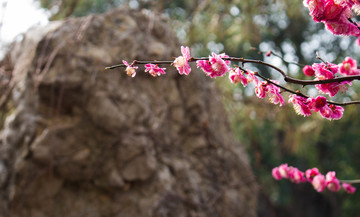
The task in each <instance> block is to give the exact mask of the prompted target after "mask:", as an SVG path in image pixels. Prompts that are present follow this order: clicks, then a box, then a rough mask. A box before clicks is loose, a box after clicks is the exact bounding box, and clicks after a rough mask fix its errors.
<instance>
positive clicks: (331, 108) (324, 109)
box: [289, 94, 344, 120]
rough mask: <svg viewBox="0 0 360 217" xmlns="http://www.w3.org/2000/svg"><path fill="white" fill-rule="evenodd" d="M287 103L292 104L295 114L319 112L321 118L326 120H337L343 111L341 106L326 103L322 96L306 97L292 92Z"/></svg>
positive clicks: (304, 114)
mask: <svg viewBox="0 0 360 217" xmlns="http://www.w3.org/2000/svg"><path fill="white" fill-rule="evenodd" d="M289 103H292V104H293V107H294V110H295V112H296V114H298V115H303V116H310V115H311V114H312V111H313V112H319V113H320V115H321V116H322V117H323V118H326V119H328V120H339V119H340V118H342V116H343V113H344V108H343V107H341V106H337V105H333V104H328V103H327V100H326V98H325V97H323V96H317V97H316V98H313V97H309V98H306V97H302V96H298V95H295V94H293V95H290V96H289Z"/></svg>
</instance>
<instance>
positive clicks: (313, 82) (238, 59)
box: [105, 55, 360, 106]
mask: <svg viewBox="0 0 360 217" xmlns="http://www.w3.org/2000/svg"><path fill="white" fill-rule="evenodd" d="M317 58H318V59H320V60H321V61H323V60H322V59H321V58H320V56H318V55H317ZM222 59H224V60H230V61H233V62H241V64H242V65H244V64H246V63H254V64H260V65H264V66H267V67H269V68H272V69H274V70H275V71H278V72H279V73H280V74H281V75H282V77H283V78H284V81H285V82H287V83H292V84H300V85H302V86H307V85H316V84H329V83H335V82H342V81H353V80H360V75H353V76H344V77H337V78H333V79H327V80H300V79H296V78H293V77H290V76H288V75H287V74H286V73H285V72H284V71H283V70H282V69H280V68H279V67H276V66H274V65H272V64H270V63H267V62H264V61H261V60H253V59H244V58H241V57H227V58H222ZM198 60H209V58H208V57H201V58H194V57H191V58H190V59H189V60H188V61H189V62H196V61H198ZM148 63H152V64H172V63H173V61H169V60H161V61H158V60H154V61H138V60H135V64H138V65H144V64H148ZM119 67H126V65H125V64H118V65H113V66H109V67H106V68H105V69H106V70H107V69H115V68H119ZM256 76H258V77H260V78H262V79H264V80H266V81H267V82H269V83H271V84H273V85H275V86H277V87H280V88H281V89H283V90H285V91H287V92H289V93H292V94H296V95H299V96H302V97H305V98H309V96H306V95H305V94H303V93H301V92H300V91H293V90H291V89H288V88H286V87H284V86H282V85H279V84H276V83H275V82H273V81H271V80H270V79H268V78H265V77H264V76H262V75H260V74H259V73H256ZM327 102H328V103H329V104H333V105H338V106H347V105H354V104H360V101H350V102H334V101H330V100H328V101H327Z"/></svg>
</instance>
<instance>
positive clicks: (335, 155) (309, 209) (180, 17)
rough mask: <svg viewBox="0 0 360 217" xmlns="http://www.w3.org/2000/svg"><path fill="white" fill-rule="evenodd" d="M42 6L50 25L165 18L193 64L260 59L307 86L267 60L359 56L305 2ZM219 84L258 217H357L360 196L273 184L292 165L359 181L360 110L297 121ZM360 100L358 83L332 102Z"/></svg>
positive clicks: (136, 0)
mask: <svg viewBox="0 0 360 217" xmlns="http://www.w3.org/2000/svg"><path fill="white" fill-rule="evenodd" d="M37 1H38V2H40V3H41V6H42V7H43V8H46V9H48V10H49V11H50V12H51V18H50V19H51V20H59V19H65V18H66V17H73V16H86V15H88V14H93V13H103V12H106V11H108V10H111V9H112V8H115V7H119V6H122V5H126V6H128V7H129V8H131V9H134V10H137V9H143V8H144V9H147V10H150V11H153V12H155V13H161V14H165V15H166V16H168V17H169V18H170V19H171V22H172V26H173V27H174V31H176V33H177V35H178V37H179V40H180V41H181V43H182V44H183V45H187V46H190V47H191V51H192V55H193V56H207V55H209V53H210V52H211V51H214V52H216V53H221V52H226V54H228V55H230V56H237V57H244V58H254V59H260V60H264V61H267V62H270V63H272V64H274V65H276V66H279V67H281V68H282V69H284V70H285V71H287V72H288V73H289V74H290V75H292V76H294V77H297V78H304V75H303V74H302V72H301V69H300V68H299V67H297V66H295V65H291V64H290V65H289V64H286V63H284V62H282V61H281V60H280V59H279V58H278V57H275V56H271V57H265V56H264V53H265V52H267V51H268V50H272V51H274V52H276V53H277V54H279V55H281V56H282V57H284V58H285V59H286V60H287V61H295V62H299V63H303V64H312V63H313V62H317V60H316V59H315V51H319V54H320V56H321V57H322V58H323V59H325V60H326V61H331V62H334V63H340V62H341V61H342V60H343V59H344V57H346V56H352V57H353V58H354V59H357V60H359V52H360V49H359V48H357V47H356V45H355V44H354V40H355V39H354V38H348V37H336V36H333V35H331V34H330V33H329V32H327V31H326V30H325V29H324V26H323V25H322V24H317V23H315V22H313V21H312V20H311V17H310V16H309V15H308V11H307V9H306V8H305V7H304V6H303V5H302V1H292V0H279V1H271V0H233V1H230V0H181V1H180V0H172V1H165V0H158V1H154V0H153V1H151V0H37ZM252 48H256V49H255V50H254V49H252ZM259 51H261V52H259ZM245 67H246V68H249V69H252V70H258V71H259V72H261V74H263V75H265V76H268V77H271V78H273V79H280V77H279V74H278V73H276V72H272V71H269V70H268V69H267V68H264V67H261V66H258V65H257V66H256V65H246V66H245ZM216 80H217V84H218V86H219V88H220V89H221V90H222V92H223V96H224V97H223V101H224V104H225V107H226V109H227V111H228V115H229V120H230V122H231V125H232V127H233V130H234V133H235V134H236V137H237V139H238V140H239V142H240V143H241V144H243V145H244V146H246V148H247V150H248V153H249V155H250V158H251V163H252V167H253V170H254V173H255V174H256V177H257V181H258V183H259V184H260V189H261V193H260V195H259V208H258V213H259V216H287V217H289V216H294V217H296V216H318V217H320V216H326V217H329V216H346V217H347V216H349V217H350V216H351V217H352V216H355V215H356V214H357V213H360V194H359V193H356V194H354V195H347V194H345V193H343V192H340V193H331V192H328V191H327V192H324V193H321V194H319V193H317V192H315V190H313V188H312V187H311V185H310V184H309V183H307V184H301V185H296V184H293V183H290V182H289V181H288V180H282V181H275V180H274V179H273V178H272V176H271V169H272V168H273V167H275V166H278V165H280V164H282V163H288V164H289V165H292V166H295V167H298V168H299V169H300V170H306V169H307V168H312V167H318V168H319V169H320V171H321V172H322V173H326V172H327V171H336V174H337V177H338V178H340V179H357V178H360V174H359V172H360V158H358V157H359V156H360V146H359V145H358V143H359V141H360V121H359V117H360V114H359V113H360V111H359V106H355V105H353V106H348V107H346V108H345V114H344V117H343V118H342V119H341V120H339V121H328V120H324V119H323V118H321V117H319V116H318V115H317V114H315V115H313V116H311V117H309V118H303V117H300V116H297V115H296V114H295V112H294V111H293V109H292V107H291V105H286V106H285V107H284V108H280V107H279V106H277V105H273V104H270V103H268V102H267V101H266V100H260V99H257V98H256V97H254V94H253V88H252V87H248V88H243V87H242V86H241V85H232V84H231V83H230V82H229V81H228V78H226V77H224V78H218V79H216ZM282 84H284V83H282ZM287 86H288V87H291V88H293V89H294V90H297V89H299V90H301V91H302V92H303V93H306V94H310V95H316V94H317V92H316V90H315V89H314V88H312V87H306V88H303V87H301V86H294V85H289V84H287ZM358 93H360V90H359V85H358V82H353V89H352V90H351V91H349V92H348V93H343V94H340V96H338V97H336V98H335V99H334V100H337V101H348V100H351V99H359V98H360V97H359V96H358ZM284 96H287V94H286V93H284ZM286 98H287V97H285V99H286ZM357 187H359V186H357Z"/></svg>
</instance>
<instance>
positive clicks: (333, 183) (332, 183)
mask: <svg viewBox="0 0 360 217" xmlns="http://www.w3.org/2000/svg"><path fill="white" fill-rule="evenodd" d="M335 175H336V173H335V172H334V171H330V172H328V173H327V174H326V179H325V181H326V187H327V188H328V189H329V190H330V191H333V192H337V191H339V190H340V188H341V186H340V181H339V180H338V179H337V178H336V176H335Z"/></svg>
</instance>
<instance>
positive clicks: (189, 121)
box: [0, 9, 257, 217]
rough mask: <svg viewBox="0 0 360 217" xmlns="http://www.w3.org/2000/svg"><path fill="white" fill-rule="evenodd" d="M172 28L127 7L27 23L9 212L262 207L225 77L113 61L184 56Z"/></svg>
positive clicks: (192, 212)
mask: <svg viewBox="0 0 360 217" xmlns="http://www.w3.org/2000/svg"><path fill="white" fill-rule="evenodd" d="M170 29H171V27H170V26H169V24H168V23H167V20H166V19H165V18H163V17H161V16H159V15H155V14H152V13H149V12H147V11H142V12H135V11H129V10H127V9H118V10H114V11H111V12H109V13H107V14H104V15H94V16H89V17H85V18H78V19H68V20H65V21H61V22H53V23H50V24H49V25H48V26H46V27H41V28H34V29H32V30H30V31H29V32H28V33H26V35H25V36H24V39H23V40H22V41H21V42H20V43H18V44H17V45H16V46H15V47H14V49H13V50H12V51H11V52H10V53H9V56H10V57H11V58H10V59H11V62H12V64H13V67H14V71H13V76H14V82H15V87H14V89H13V92H12V96H13V103H14V111H13V112H12V114H11V115H9V116H8V118H7V120H6V123H5V126H4V129H3V130H2V132H1V149H0V189H1V192H0V195H1V196H0V211H1V213H0V214H1V216H10V217H18V216H19V217H20V216H21V217H24V216H29V217H60V216H61V217H63V216H67V217H100V216H115V217H120V216H121V217H123V216H142V217H143V216H154V217H155V216H197V217H199V216H204V217H205V216H206V217H209V216H255V215H256V202H257V187H256V186H257V185H256V182H255V179H254V176H253V174H252V172H251V169H250V166H249V162H248V158H247V155H246V153H245V152H244V150H243V148H242V147H241V146H240V145H239V144H238V143H236V142H235V140H234V137H233V135H232V133H231V132H230V129H229V124H228V122H227V119H226V114H225V112H224V109H223V107H222V104H221V98H220V97H219V94H218V92H217V91H216V89H215V86H214V83H213V81H211V80H210V79H209V78H207V77H206V76H205V75H204V74H203V73H201V72H199V71H195V70H193V72H192V73H191V75H189V76H187V77H185V76H180V75H178V73H177V72H176V70H174V69H172V67H170V66H169V67H168V68H169V69H168V70H167V74H166V75H164V76H162V77H159V78H153V77H151V76H149V75H147V74H145V73H142V72H141V70H139V72H138V75H137V76H136V77H135V78H130V77H127V76H126V75H125V73H124V69H119V70H111V71H104V67H105V66H108V65H111V64H115V63H119V62H121V60H122V59H126V60H128V61H131V60H133V59H139V60H140V59H150V60H153V59H157V60H161V59H169V58H172V57H176V56H179V55H180V49H179V43H178V41H177V39H176V36H175V34H174V33H173V32H172V31H171V30H170ZM193 68H194V67H193Z"/></svg>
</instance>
